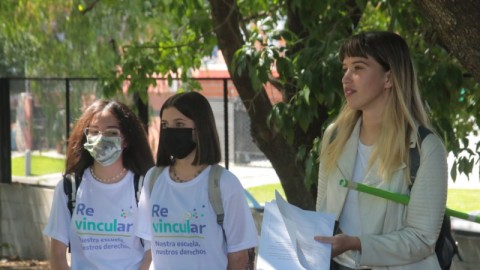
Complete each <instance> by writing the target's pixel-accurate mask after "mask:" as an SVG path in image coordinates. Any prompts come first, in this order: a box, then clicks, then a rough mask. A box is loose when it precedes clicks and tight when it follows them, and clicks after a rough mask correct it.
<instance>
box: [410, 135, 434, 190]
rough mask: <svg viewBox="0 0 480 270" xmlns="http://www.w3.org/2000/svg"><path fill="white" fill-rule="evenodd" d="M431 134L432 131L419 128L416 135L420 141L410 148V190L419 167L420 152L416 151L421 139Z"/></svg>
mask: <svg viewBox="0 0 480 270" xmlns="http://www.w3.org/2000/svg"><path fill="white" fill-rule="evenodd" d="M431 133H432V131H431V130H429V129H428V128H426V127H424V126H419V127H418V135H419V139H420V140H419V141H418V144H417V145H415V147H414V148H410V181H411V184H410V189H412V186H413V183H414V182H415V178H416V177H417V172H418V168H419V167H420V151H419V150H418V146H419V145H422V142H423V139H425V137H427V136H428V135H429V134H431Z"/></svg>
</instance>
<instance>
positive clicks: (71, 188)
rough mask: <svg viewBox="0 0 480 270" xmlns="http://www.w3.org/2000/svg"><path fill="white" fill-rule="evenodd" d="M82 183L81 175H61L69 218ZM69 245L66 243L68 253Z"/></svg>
mask: <svg viewBox="0 0 480 270" xmlns="http://www.w3.org/2000/svg"><path fill="white" fill-rule="evenodd" d="M81 182H82V176H81V175H72V174H64V175H63V191H64V192H65V195H67V208H68V211H69V212H70V217H72V215H73V209H75V205H76V202H77V190H78V187H79V186H80V184H81ZM70 251H71V250H70V243H68V252H69V253H70Z"/></svg>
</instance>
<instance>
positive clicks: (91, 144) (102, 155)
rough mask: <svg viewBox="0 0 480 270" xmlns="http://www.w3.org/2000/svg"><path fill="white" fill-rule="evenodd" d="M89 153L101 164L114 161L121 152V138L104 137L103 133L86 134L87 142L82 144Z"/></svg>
mask: <svg viewBox="0 0 480 270" xmlns="http://www.w3.org/2000/svg"><path fill="white" fill-rule="evenodd" d="M83 148H85V150H87V151H88V152H89V153H90V155H91V156H92V157H93V158H94V159H95V160H96V161H97V162H98V163H100V165H102V166H109V165H112V164H113V163H115V161H117V160H118V158H119V157H120V155H121V154H122V138H121V137H120V136H117V137H105V136H103V135H96V136H92V135H88V136H87V142H86V143H85V144H84V145H83Z"/></svg>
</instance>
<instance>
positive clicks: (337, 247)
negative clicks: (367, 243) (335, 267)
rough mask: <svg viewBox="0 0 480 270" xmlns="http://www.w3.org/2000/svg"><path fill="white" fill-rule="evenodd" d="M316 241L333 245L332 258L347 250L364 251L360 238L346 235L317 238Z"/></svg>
mask: <svg viewBox="0 0 480 270" xmlns="http://www.w3.org/2000/svg"><path fill="white" fill-rule="evenodd" d="M314 239H315V241H318V242H321V243H326V244H332V258H334V257H336V256H338V255H340V254H342V253H344V252H345V251H347V250H358V251H360V252H361V251H362V245H361V243H360V239H359V238H358V237H353V236H348V235H346V234H337V235H334V236H315V237H314Z"/></svg>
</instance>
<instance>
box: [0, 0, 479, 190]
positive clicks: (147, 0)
mask: <svg viewBox="0 0 480 270" xmlns="http://www.w3.org/2000/svg"><path fill="white" fill-rule="evenodd" d="M229 4H231V5H233V6H234V8H236V10H235V11H238V12H232V11H229V10H226V9H225V7H226V6H228V5H229ZM218 10H220V11H221V12H229V13H228V14H227V15H228V16H227V17H226V18H227V19H231V17H229V16H234V15H233V14H237V15H235V18H234V19H235V20H236V21H237V22H238V25H239V27H240V28H241V29H234V30H240V31H241V36H240V37H237V36H234V35H233V34H232V36H229V38H231V39H233V38H238V39H241V40H240V42H241V44H242V45H243V46H241V48H240V49H239V50H237V51H236V53H235V56H234V59H232V61H231V62H228V61H229V60H227V64H228V68H229V71H230V74H231V76H232V78H233V77H239V75H242V76H246V78H247V79H248V80H249V82H250V85H251V86H252V89H251V90H252V91H254V92H255V93H257V94H258V93H262V92H263V91H265V89H264V86H265V85H266V84H267V83H268V84H271V85H273V86H274V87H276V88H277V89H278V90H279V91H280V92H281V94H282V101H281V102H279V103H277V104H274V106H273V108H272V110H271V112H270V114H269V116H268V117H267V118H266V119H260V120H261V121H264V122H265V126H264V127H262V128H265V129H268V130H270V131H272V132H273V133H275V132H277V131H278V132H280V133H281V134H282V136H283V139H284V141H285V145H289V146H291V147H293V149H294V150H295V151H296V152H297V155H296V156H294V157H287V158H289V159H291V163H292V164H295V165H296V170H297V171H298V172H299V173H298V175H300V176H302V177H304V182H305V185H306V187H307V188H308V189H310V190H311V191H312V194H314V190H313V189H314V188H315V184H316V177H317V167H318V163H317V159H318V150H319V149H318V148H319V141H320V138H321V136H322V132H323V130H324V129H325V127H326V126H327V125H328V123H330V122H331V121H332V120H333V119H334V117H335V116H336V115H337V113H338V111H339V110H340V108H341V106H342V104H343V93H342V86H341V77H342V71H341V65H340V63H339V61H338V49H339V47H340V44H341V42H342V40H344V39H345V38H347V37H348V36H350V35H351V34H354V33H357V32H360V31H363V30H372V29H376V30H390V31H395V32H398V33H400V34H401V35H402V36H404V37H405V38H406V39H407V42H408V43H409V44H410V48H411V53H412V56H413V59H414V61H415V65H416V69H417V74H418V77H419V82H420V87H421V91H422V94H423V97H424V98H425V102H426V104H427V105H428V108H429V109H430V116H431V118H432V122H433V124H434V125H435V128H436V131H437V132H438V134H439V135H441V136H442V137H443V139H444V141H445V142H446V145H447V148H448V150H449V151H452V152H453V153H454V154H455V155H456V156H457V157H459V158H458V160H457V162H456V163H455V164H454V166H453V169H452V171H451V174H452V177H454V178H455V176H456V175H457V173H458V172H460V173H468V172H470V171H471V169H472V167H473V165H474V162H475V161H474V160H475V159H474V157H477V158H478V155H479V154H480V153H479V148H480V144H479V143H477V145H475V146H474V149H476V150H474V151H473V150H471V148H469V147H468V146H469V145H470V144H471V143H472V142H470V141H469V138H467V137H466V135H467V134H468V133H470V132H471V131H472V130H476V129H477V128H478V126H479V121H480V120H479V119H478V118H476V117H475V116H477V115H480V111H479V110H480V106H476V104H477V103H478V97H479V96H480V86H479V84H478V82H475V81H474V80H473V78H472V76H471V74H469V73H468V71H466V70H465V69H463V68H462V67H461V65H460V64H459V63H458V61H457V60H456V59H454V58H453V57H451V55H450V53H449V52H448V51H447V50H446V49H445V48H443V47H442V46H441V44H439V42H438V40H437V39H436V34H435V32H432V30H431V29H432V27H430V25H429V23H428V22H427V21H426V20H425V18H424V17H423V16H422V14H419V13H418V9H417V8H416V6H415V5H414V3H413V1H411V0H408V1H401V0H394V1H385V0H376V1H365V0H350V1H334V0H328V1H311V0H238V1H233V0H224V1H216V0H209V1H200V0H184V1H173V0H143V1H141V0H131V1H127V0H104V1H90V0H88V1H87V0H68V1H58V0H45V1H40V0H37V1H1V3H0V18H1V19H2V22H3V25H2V28H1V29H0V30H1V32H0V42H2V43H3V44H4V46H3V50H2V51H0V56H6V57H2V60H1V61H2V62H0V68H1V69H2V74H5V73H8V74H12V73H14V72H13V71H12V70H14V69H15V70H26V73H27V74H28V75H49V74H56V75H70V76H72V75H75V76H86V75H96V74H101V76H102V77H103V78H104V83H103V85H104V90H105V94H106V95H107V96H112V95H114V94H115V93H117V91H120V89H121V86H122V83H123V81H124V80H130V88H129V91H132V92H135V93H137V94H139V95H140V96H141V97H142V98H146V89H147V87H148V86H149V85H151V84H155V83H156V81H155V79H154V77H155V76H162V77H166V78H167V79H168V80H169V82H170V83H171V82H172V81H173V80H174V79H176V78H178V79H180V80H181V87H182V90H187V91H188V90H194V89H199V88H200V86H199V84H198V83H197V82H195V81H194V80H192V78H191V71H192V70H194V69H198V68H200V67H201V65H202V63H203V61H204V59H205V58H206V57H208V56H210V55H211V52H212V51H213V50H214V48H215V47H216V46H218V45H219V42H218V40H219V37H218V36H217V34H218V31H217V30H218V29H220V28H222V27H224V26H225V25H226V24H227V23H228V22H227V21H226V20H225V21H217V20H216V17H215V16H213V14H215V11H218ZM8 18H13V20H9V19H8ZM472 23H476V22H472ZM233 32H234V31H233V29H232V33H233ZM230 41H233V40H230ZM233 43H234V42H232V44H233ZM230 45H231V44H226V45H224V46H227V47H226V48H223V49H228V48H229V47H228V46H230ZM222 46H223V45H222ZM24 63H28V65H25V64H24ZM25 66H27V67H26V68H25ZM119 66H120V67H121V68H120V69H119V68H118V67H119ZM244 78H245V77H244ZM242 91H245V90H244V89H243V90H242ZM269 105H270V104H269ZM257 109H258V108H257ZM256 132H259V133H261V132H265V130H263V131H258V130H257V131H256ZM459 139H461V140H459ZM257 143H258V144H262V143H266V144H268V143H269V142H268V141H265V142H263V141H261V140H257ZM470 146H471V145H470ZM260 148H261V149H265V147H260ZM270 158H283V157H277V156H271V157H270ZM295 180H296V179H287V180H286V181H295ZM289 192H290V191H289V190H287V196H288V195H289ZM289 196H292V195H291V194H290V195H289ZM295 196H304V195H303V194H295Z"/></svg>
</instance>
